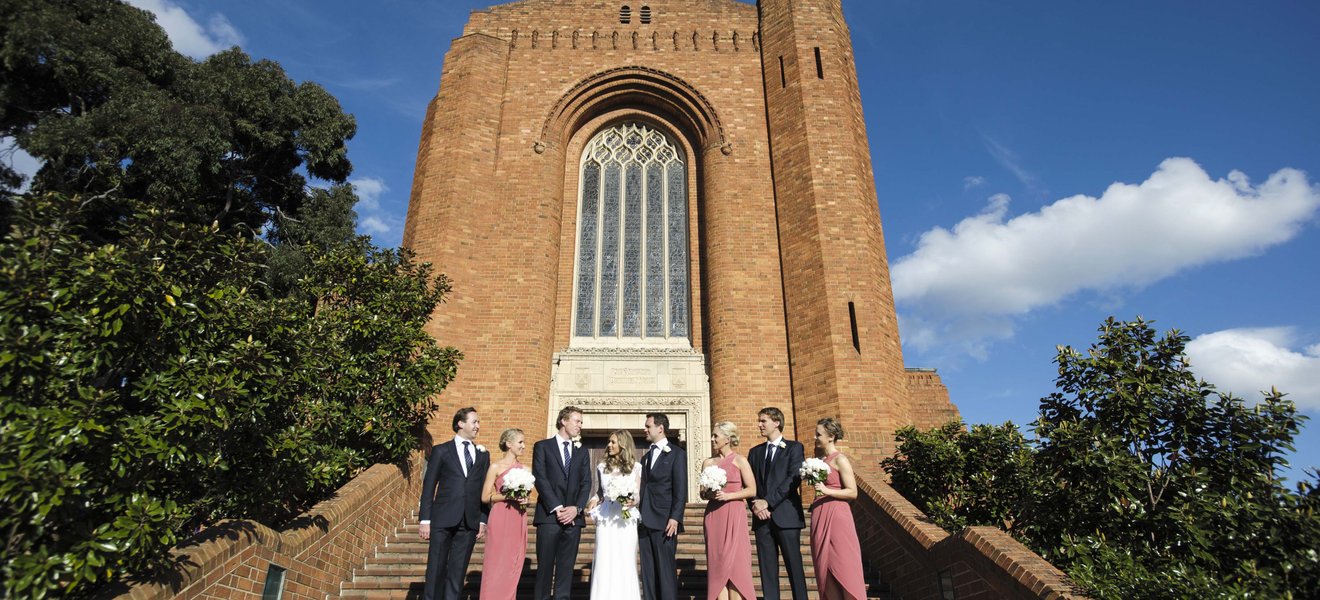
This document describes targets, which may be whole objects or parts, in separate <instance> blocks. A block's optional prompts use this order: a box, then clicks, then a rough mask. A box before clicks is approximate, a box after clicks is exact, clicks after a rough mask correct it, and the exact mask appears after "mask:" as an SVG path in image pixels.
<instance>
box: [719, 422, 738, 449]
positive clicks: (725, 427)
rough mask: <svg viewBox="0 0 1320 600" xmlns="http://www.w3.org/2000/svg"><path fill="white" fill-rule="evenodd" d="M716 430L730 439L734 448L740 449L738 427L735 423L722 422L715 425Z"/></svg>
mask: <svg viewBox="0 0 1320 600" xmlns="http://www.w3.org/2000/svg"><path fill="white" fill-rule="evenodd" d="M715 428H716V429H718V430H720V432H721V433H723V434H724V435H725V436H726V437H728V438H729V443H730V444H733V447H734V448H737V447H738V439H739V438H738V426H737V425H734V424H733V421H720V422H719V423H716V424H715Z"/></svg>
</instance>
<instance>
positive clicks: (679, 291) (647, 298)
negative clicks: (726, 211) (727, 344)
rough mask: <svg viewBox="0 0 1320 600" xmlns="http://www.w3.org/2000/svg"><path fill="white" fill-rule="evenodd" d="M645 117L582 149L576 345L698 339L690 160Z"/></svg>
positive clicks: (602, 134) (612, 129)
mask: <svg viewBox="0 0 1320 600" xmlns="http://www.w3.org/2000/svg"><path fill="white" fill-rule="evenodd" d="M683 158H684V155H683V153H682V152H681V151H679V149H678V146H677V145H676V144H675V143H674V142H673V141H672V140H670V139H669V138H668V137H667V136H665V135H664V134H663V133H661V132H659V131H657V130H655V129H653V128H651V127H648V126H646V125H643V124H641V123H623V124H620V125H616V126H614V127H610V128H609V129H606V130H604V131H602V132H600V133H598V134H597V135H596V136H595V137H593V138H592V139H591V141H590V142H588V143H587V147H586V149H585V150H584V151H583V153H582V186H581V193H582V195H581V197H580V198H579V201H580V202H579V205H578V206H579V211H578V215H579V216H578V236H577V239H578V247H577V264H576V277H575V278H574V281H575V289H574V295H573V302H574V310H573V335H574V343H575V344H582V343H598V344H599V343H605V344H624V345H626V344H629V343H665V344H667V343H683V344H686V343H688V337H689V331H688V330H689V328H690V323H691V319H690V307H689V301H688V297H689V294H690V286H689V283H688V248H687V244H688V231H687V221H688V214H687V166H686V165H685V164H684V161H683Z"/></svg>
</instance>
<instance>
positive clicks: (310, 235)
mask: <svg viewBox="0 0 1320 600" xmlns="http://www.w3.org/2000/svg"><path fill="white" fill-rule="evenodd" d="M357 201H358V198H357V194H355V193H354V192H353V186H351V185H349V184H339V185H335V186H332V187H331V188H329V189H316V188H313V189H310V190H308V193H307V198H306V199H305V200H304V201H303V203H302V205H301V206H299V207H298V209H297V211H295V212H294V213H293V214H292V215H289V214H281V215H279V216H277V217H276V218H275V220H274V223H273V225H274V226H273V227H271V228H270V235H269V236H268V238H269V239H270V240H271V241H272V242H273V243H274V246H273V247H272V248H271V253H270V260H269V261H268V264H269V273H268V275H267V279H266V281H267V282H268V283H269V284H270V291H271V293H273V294H274V295H276V296H287V295H290V294H292V293H295V290H296V288H297V285H298V281H299V280H300V279H302V278H303V277H304V276H305V275H306V274H307V270H308V268H309V267H310V266H311V257H310V256H309V254H308V253H309V251H312V252H315V251H318V250H319V251H327V250H329V249H332V248H337V247H340V246H343V245H345V244H348V245H353V246H354V247H359V246H357V245H356V244H355V240H357V232H356V231H355V228H356V227H357V213H356V212H354V211H353V205H354V204H356V203H357ZM308 246H311V250H309V249H308V248H307V247H308Z"/></svg>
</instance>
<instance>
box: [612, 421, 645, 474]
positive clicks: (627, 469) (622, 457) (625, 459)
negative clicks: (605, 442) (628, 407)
mask: <svg viewBox="0 0 1320 600" xmlns="http://www.w3.org/2000/svg"><path fill="white" fill-rule="evenodd" d="M610 439H611V440H614V443H615V444H618V445H619V453H618V454H617V455H615V456H610V455H609V453H608V451H607V452H606V454H605V470H606V471H612V470H614V469H618V470H619V472H620V473H622V474H624V475H627V474H629V473H632V470H633V463H636V462H637V449H636V448H635V447H634V446H633V437H632V434H631V433H628V431H627V430H626V429H620V430H618V431H616V432H614V433H611V434H610Z"/></svg>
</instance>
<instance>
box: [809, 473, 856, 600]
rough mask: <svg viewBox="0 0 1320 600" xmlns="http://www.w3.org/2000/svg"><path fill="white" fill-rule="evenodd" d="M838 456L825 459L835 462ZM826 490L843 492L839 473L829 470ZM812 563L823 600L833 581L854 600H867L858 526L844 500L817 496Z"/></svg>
mask: <svg viewBox="0 0 1320 600" xmlns="http://www.w3.org/2000/svg"><path fill="white" fill-rule="evenodd" d="M838 455H839V453H838V452H835V453H834V454H831V455H829V456H827V457H826V458H825V462H827V463H828V462H830V461H832V460H834V457H836V456H838ZM825 487H827V488H830V489H835V490H837V489H840V488H842V487H843V485H842V484H840V483H839V470H838V469H835V468H831V469H830V474H829V476H828V477H826V478H825ZM811 559H812V561H813V562H814V563H815V565H816V589H817V590H820V594H821V596H820V597H821V598H822V599H823V600H843V599H835V598H830V597H828V596H826V595H825V591H826V590H828V589H829V588H830V586H829V585H828V583H829V580H830V579H834V580H835V581H837V582H838V583H839V587H841V588H843V591H844V592H845V593H847V594H848V595H849V596H851V597H853V598H858V599H862V598H866V581H865V579H864V578H863V576H862V545H861V543H860V542H858V541H857V524H856V523H855V522H854V521H853V515H852V507H851V506H849V505H848V502H847V501H845V500H839V499H838V498H831V497H829V496H826V495H824V494H817V496H816V501H815V502H812V503H811Z"/></svg>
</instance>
